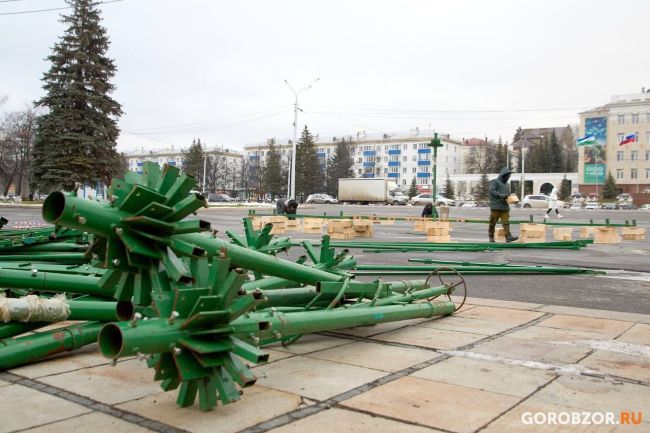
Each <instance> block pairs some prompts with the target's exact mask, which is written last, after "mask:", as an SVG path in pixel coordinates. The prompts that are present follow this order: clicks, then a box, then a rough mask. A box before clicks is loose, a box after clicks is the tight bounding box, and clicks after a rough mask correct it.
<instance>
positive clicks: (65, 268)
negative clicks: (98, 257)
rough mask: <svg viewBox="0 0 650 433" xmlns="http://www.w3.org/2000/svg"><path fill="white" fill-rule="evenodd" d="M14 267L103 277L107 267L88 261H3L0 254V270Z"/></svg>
mask: <svg viewBox="0 0 650 433" xmlns="http://www.w3.org/2000/svg"><path fill="white" fill-rule="evenodd" d="M2 269H14V270H17V271H26V272H31V271H32V269H36V270H37V272H48V273H50V272H53V273H57V274H77V275H93V276H98V277H101V276H102V275H103V274H104V272H106V269H102V268H96V267H94V266H91V265H89V264H87V263H84V264H57V263H31V262H29V261H27V262H3V261H2V256H0V270H2Z"/></svg>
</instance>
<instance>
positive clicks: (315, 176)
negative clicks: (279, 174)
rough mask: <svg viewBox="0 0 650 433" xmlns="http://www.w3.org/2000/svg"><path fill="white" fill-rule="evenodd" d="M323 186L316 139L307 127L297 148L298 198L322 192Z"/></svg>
mask: <svg viewBox="0 0 650 433" xmlns="http://www.w3.org/2000/svg"><path fill="white" fill-rule="evenodd" d="M323 184H324V182H323V173H322V170H321V166H320V161H319V160H318V155H317V153H316V145H315V143H314V137H313V136H312V135H311V133H310V132H309V129H307V125H305V128H304V129H303V130H302V134H301V135H300V140H298V144H297V146H296V196H297V197H300V196H301V194H302V196H304V198H305V199H306V198H307V196H308V195H309V194H313V193H317V192H319V191H321V190H322V188H323Z"/></svg>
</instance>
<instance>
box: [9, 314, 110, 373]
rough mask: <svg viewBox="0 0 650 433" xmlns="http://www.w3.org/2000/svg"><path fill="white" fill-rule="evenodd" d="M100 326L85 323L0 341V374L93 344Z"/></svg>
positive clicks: (99, 324)
mask: <svg viewBox="0 0 650 433" xmlns="http://www.w3.org/2000/svg"><path fill="white" fill-rule="evenodd" d="M102 326H103V324H102V323H85V324H82V325H76V326H70V327H67V328H60V329H55V330H52V331H47V332H39V333H36V334H32V335H27V336H24V337H19V338H12V339H4V340H0V370H7V369H10V368H13V367H17V366H19V365H23V364H28V363H30V362H34V361H37V360H39V359H41V358H45V357H46V356H50V355H54V354H56V353H61V352H66V351H71V350H75V349H79V348H80V347H83V346H86V345H88V344H91V343H94V342H96V341H97V336H98V335H99V331H100V330H101V328H102Z"/></svg>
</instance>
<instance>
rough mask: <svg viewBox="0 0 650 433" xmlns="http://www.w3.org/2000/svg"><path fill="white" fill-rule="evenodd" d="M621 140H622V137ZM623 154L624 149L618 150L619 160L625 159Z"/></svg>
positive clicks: (617, 157)
mask: <svg viewBox="0 0 650 433" xmlns="http://www.w3.org/2000/svg"><path fill="white" fill-rule="evenodd" d="M621 140H622V139H621ZM623 155H624V154H623V151H622V150H619V151H618V152H616V160H617V161H623Z"/></svg>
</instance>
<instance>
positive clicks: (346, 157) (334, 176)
mask: <svg viewBox="0 0 650 433" xmlns="http://www.w3.org/2000/svg"><path fill="white" fill-rule="evenodd" d="M348 177H354V170H352V155H350V148H349V145H348V144H346V143H345V140H342V141H340V142H338V143H336V150H335V152H334V155H332V157H331V158H330V159H329V160H328V161H327V173H326V184H325V190H326V191H327V193H328V194H331V195H333V196H337V195H338V192H339V179H342V178H343V179H345V178H348Z"/></svg>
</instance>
